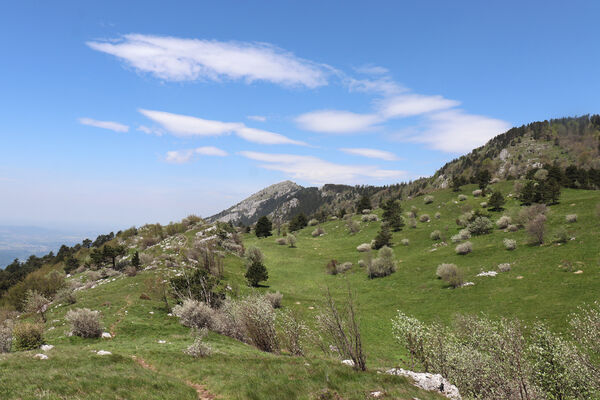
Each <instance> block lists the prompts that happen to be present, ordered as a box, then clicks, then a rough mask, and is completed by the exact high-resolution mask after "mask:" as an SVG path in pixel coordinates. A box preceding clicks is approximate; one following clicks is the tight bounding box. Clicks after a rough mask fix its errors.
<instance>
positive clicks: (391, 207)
mask: <svg viewBox="0 0 600 400" xmlns="http://www.w3.org/2000/svg"><path fill="white" fill-rule="evenodd" d="M382 208H383V215H382V218H383V222H385V223H387V225H388V226H389V227H390V228H391V229H392V230H393V231H394V232H398V231H400V230H402V227H403V226H404V218H402V206H401V205H400V202H399V201H398V200H393V199H390V200H388V201H387V202H385V203H383V205H382Z"/></svg>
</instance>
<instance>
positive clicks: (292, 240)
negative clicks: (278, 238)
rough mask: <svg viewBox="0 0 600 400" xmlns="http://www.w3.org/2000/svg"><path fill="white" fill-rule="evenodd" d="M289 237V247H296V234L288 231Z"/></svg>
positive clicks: (287, 237)
mask: <svg viewBox="0 0 600 400" xmlns="http://www.w3.org/2000/svg"><path fill="white" fill-rule="evenodd" d="M286 239H287V244H288V246H289V247H291V248H294V247H296V236H294V235H293V234H291V233H288V235H287V236H286Z"/></svg>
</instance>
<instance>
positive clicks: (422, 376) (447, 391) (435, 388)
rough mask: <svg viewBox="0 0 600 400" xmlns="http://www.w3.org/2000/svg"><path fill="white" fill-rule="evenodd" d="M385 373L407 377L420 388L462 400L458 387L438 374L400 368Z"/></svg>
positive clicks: (454, 399) (455, 399)
mask: <svg viewBox="0 0 600 400" xmlns="http://www.w3.org/2000/svg"><path fill="white" fill-rule="evenodd" d="M386 374H389V375H399V376H406V377H409V378H411V379H412V380H413V381H414V385H415V386H417V387H420V388H421V389H424V390H428V391H431V392H438V393H440V394H442V395H444V396H445V397H447V398H449V399H452V400H462V397H461V396H460V392H459V391H458V388H457V387H456V386H454V385H453V384H451V383H450V382H448V381H447V380H446V379H445V378H444V377H443V376H441V375H440V374H430V373H428V372H413V371H408V370H405V369H402V368H392V369H390V370H388V371H386Z"/></svg>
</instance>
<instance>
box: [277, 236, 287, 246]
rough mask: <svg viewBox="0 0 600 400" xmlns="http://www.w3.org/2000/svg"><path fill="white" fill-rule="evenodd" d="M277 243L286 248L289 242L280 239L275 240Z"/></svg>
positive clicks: (282, 238)
mask: <svg viewBox="0 0 600 400" xmlns="http://www.w3.org/2000/svg"><path fill="white" fill-rule="evenodd" d="M275 243H277V244H278V245H281V246H284V245H286V244H287V240H286V238H284V237H280V238H277V239H275Z"/></svg>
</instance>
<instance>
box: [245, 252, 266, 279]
mask: <svg viewBox="0 0 600 400" xmlns="http://www.w3.org/2000/svg"><path fill="white" fill-rule="evenodd" d="M247 253H248V261H247V262H246V268H247V269H246V274H245V275H244V276H245V277H246V280H247V281H248V284H249V285H250V286H254V287H256V286H258V284H259V282H263V281H266V280H268V279H269V273H268V272H267V267H265V265H264V262H263V260H264V256H263V254H262V252H261V251H260V249H258V248H256V247H251V248H249V249H248V252H247Z"/></svg>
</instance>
